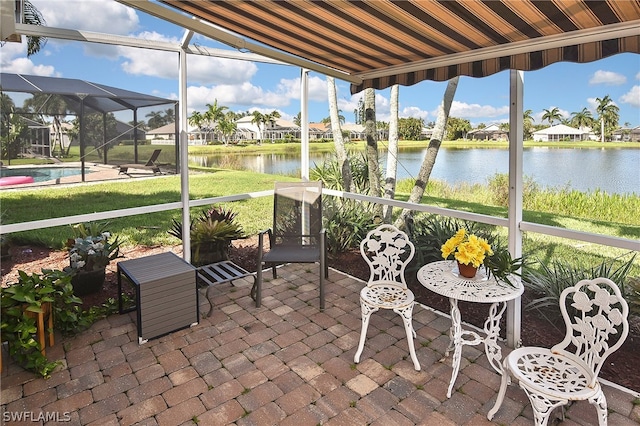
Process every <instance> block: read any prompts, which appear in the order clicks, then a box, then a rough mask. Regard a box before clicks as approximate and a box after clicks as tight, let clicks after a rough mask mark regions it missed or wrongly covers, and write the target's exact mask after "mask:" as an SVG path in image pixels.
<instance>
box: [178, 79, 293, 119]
mask: <svg viewBox="0 0 640 426" xmlns="http://www.w3.org/2000/svg"><path fill="white" fill-rule="evenodd" d="M216 99H217V100H218V104H220V105H226V106H229V107H230V108H231V107H232V106H239V107H242V106H247V107H250V106H255V107H256V108H258V109H259V110H260V108H261V107H264V110H265V111H266V112H271V111H273V110H274V109H275V110H277V109H278V108H279V107H285V106H288V105H290V103H291V98H288V97H287V96H286V95H285V94H283V93H281V92H277V91H276V92H274V91H268V90H267V91H265V90H264V89H263V88H262V87H259V86H255V85H253V84H251V83H250V82H244V83H241V84H219V85H217V86H211V87H206V86H190V87H188V88H187V100H188V102H189V105H188V108H189V109H190V110H191V111H192V110H198V111H204V110H206V104H208V103H209V104H210V103H212V102H213V101H214V100H216ZM232 109H235V108H232ZM240 109H242V108H240Z"/></svg>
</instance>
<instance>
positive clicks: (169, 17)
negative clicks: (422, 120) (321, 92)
mask: <svg viewBox="0 0 640 426" xmlns="http://www.w3.org/2000/svg"><path fill="white" fill-rule="evenodd" d="M116 1H117V2H118V3H122V4H124V5H126V6H129V7H131V8H134V9H137V10H140V11H142V12H145V13H148V14H149V15H152V16H155V17H156V18H159V19H162V20H164V21H167V22H171V23H173V24H175V25H178V26H180V27H182V28H185V29H190V30H193V31H195V32H197V33H198V34H202V35H203V36H206V37H209V38H212V39H214V40H217V41H219V42H221V43H224V44H226V45H228V46H231V47H234V48H236V49H238V50H240V51H242V50H247V51H251V52H254V53H257V54H259V55H262V56H266V57H268V58H272V59H275V60H277V61H280V62H283V63H285V64H289V65H295V66H299V67H301V68H308V69H310V70H313V71H317V72H319V73H321V74H324V75H328V76H331V77H335V78H338V79H340V80H344V81H347V82H349V83H356V84H359V83H361V82H362V80H361V78H359V77H355V76H352V75H349V74H347V73H345V72H342V71H339V70H336V69H334V68H329V67H326V66H324V65H321V64H318V63H317V62H312V61H309V60H307V59H304V58H301V57H299V56H293V55H290V54H287V53H284V52H281V51H279V50H275V49H271V48H269V47H267V46H264V45H261V44H256V43H252V42H250V41H247V40H245V39H243V38H242V37H239V36H237V35H235V34H232V33H230V32H228V31H225V30H223V29H221V28H218V27H216V26H214V25H213V24H210V23H208V22H204V21H202V20H200V19H195V18H193V17H189V16H186V15H183V14H181V13H178V12H175V11H174V10H172V9H169V8H168V7H165V6H161V5H159V4H157V3H152V2H150V1H148V0H116Z"/></svg>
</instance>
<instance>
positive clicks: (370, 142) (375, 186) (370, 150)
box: [364, 88, 383, 218]
mask: <svg viewBox="0 0 640 426" xmlns="http://www.w3.org/2000/svg"><path fill="white" fill-rule="evenodd" d="M364 111H365V114H364V115H365V125H364V133H365V137H366V138H367V145H366V151H365V152H366V154H367V166H368V167H369V195H371V196H372V197H380V195H381V192H382V190H381V187H380V163H379V161H378V132H377V129H376V92H375V90H374V89H373V88H367V89H364ZM374 209H375V210H374V211H375V213H376V215H378V216H380V217H381V218H382V217H383V213H382V204H376V205H375V207H374Z"/></svg>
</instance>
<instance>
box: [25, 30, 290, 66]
mask: <svg viewBox="0 0 640 426" xmlns="http://www.w3.org/2000/svg"><path fill="white" fill-rule="evenodd" d="M16 33H18V34H23V35H28V36H39V37H47V38H51V39H62V40H73V41H82V42H87V43H100V44H112V45H116V46H128V47H137V48H141V49H152V50H161V51H165V52H176V53H178V52H180V50H181V49H180V44H179V43H175V44H174V43H169V42H162V41H157V40H145V39H142V38H136V37H128V36H118V35H113V34H105V33H96V32H91V31H82V30H69V29H66V28H55V27H45V26H40V25H29V24H19V23H16ZM185 51H186V52H187V53H189V54H192V55H200V56H214V57H217V58H227V59H238V60H241V61H253V62H264V63H272V64H280V65H288V64H286V63H284V62H281V61H278V60H275V59H271V58H267V57H265V56H261V55H258V54H255V53H251V52H238V51H233V50H224V49H215V48H210V47H206V46H196V45H191V46H189V47H187V48H185Z"/></svg>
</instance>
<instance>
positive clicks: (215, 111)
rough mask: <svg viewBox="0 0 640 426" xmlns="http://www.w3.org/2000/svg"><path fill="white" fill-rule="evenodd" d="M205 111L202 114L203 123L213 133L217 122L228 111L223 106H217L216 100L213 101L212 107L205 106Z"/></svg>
mask: <svg viewBox="0 0 640 426" xmlns="http://www.w3.org/2000/svg"><path fill="white" fill-rule="evenodd" d="M207 108H208V109H207V110H206V111H205V113H204V114H203V117H204V119H205V121H206V122H207V123H208V124H209V130H211V131H215V129H216V128H217V126H218V121H220V120H222V119H223V118H224V112H225V111H226V110H228V109H229V107H226V106H224V105H218V100H217V99H214V101H213V105H211V104H207Z"/></svg>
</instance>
